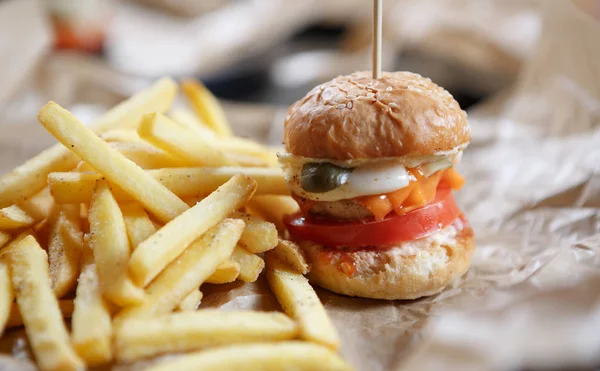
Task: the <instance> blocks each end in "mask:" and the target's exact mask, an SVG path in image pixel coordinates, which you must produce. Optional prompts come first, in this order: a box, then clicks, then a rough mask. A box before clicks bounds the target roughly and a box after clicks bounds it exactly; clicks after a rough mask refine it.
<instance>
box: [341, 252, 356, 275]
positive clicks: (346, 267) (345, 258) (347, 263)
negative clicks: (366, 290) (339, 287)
mask: <svg viewBox="0 0 600 371" xmlns="http://www.w3.org/2000/svg"><path fill="white" fill-rule="evenodd" d="M341 260H342V261H341V262H340V264H339V265H338V269H339V270H340V272H342V273H344V274H345V275H346V276H348V277H350V276H352V274H353V273H354V272H356V266H355V265H354V259H352V257H351V256H350V255H349V254H347V253H341Z"/></svg>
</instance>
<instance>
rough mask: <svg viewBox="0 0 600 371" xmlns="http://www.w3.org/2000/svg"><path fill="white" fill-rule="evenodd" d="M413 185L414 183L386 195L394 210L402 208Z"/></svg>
mask: <svg viewBox="0 0 600 371" xmlns="http://www.w3.org/2000/svg"><path fill="white" fill-rule="evenodd" d="M414 185H415V183H414V182H413V183H410V184H409V185H408V186H406V187H404V188H400V189H397V190H395V191H394V192H391V193H388V194H387V196H388V199H389V200H390V202H391V203H392V206H394V209H396V208H398V207H401V206H402V204H403V203H404V201H406V199H407V198H408V196H409V195H410V192H412V190H413V188H414Z"/></svg>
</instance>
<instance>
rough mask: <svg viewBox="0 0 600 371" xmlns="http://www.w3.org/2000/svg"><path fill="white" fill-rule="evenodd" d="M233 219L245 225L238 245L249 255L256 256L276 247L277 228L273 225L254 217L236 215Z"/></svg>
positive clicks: (241, 214)
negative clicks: (241, 221) (249, 253)
mask: <svg viewBox="0 0 600 371" xmlns="http://www.w3.org/2000/svg"><path fill="white" fill-rule="evenodd" d="M235 217H236V218H238V219H241V220H243V221H244V223H245V224H246V228H244V233H242V238H240V245H241V246H242V247H243V248H245V249H246V250H248V251H249V252H251V253H254V254H258V253H261V252H265V251H268V250H271V249H273V248H274V247H275V246H277V242H278V241H277V228H276V227H275V225H274V224H273V223H269V222H265V221H264V220H262V219H260V218H257V217H255V216H252V215H249V214H243V213H236V214H235Z"/></svg>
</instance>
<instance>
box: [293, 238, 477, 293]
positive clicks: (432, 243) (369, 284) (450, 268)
mask: <svg viewBox="0 0 600 371" xmlns="http://www.w3.org/2000/svg"><path fill="white" fill-rule="evenodd" d="M474 246H475V244H474V239H473V232H472V230H471V229H470V227H468V226H464V227H463V228H462V229H461V230H458V229H457V227H456V226H451V227H447V228H446V229H444V230H442V231H440V232H438V233H437V234H436V235H433V236H430V237H427V238H424V239H421V240H417V241H412V242H407V243H402V244H400V245H398V246H396V247H393V248H391V249H388V250H361V251H357V252H352V253H347V254H350V257H351V259H352V261H353V264H354V266H355V267H356V271H355V272H353V273H352V274H350V275H347V274H346V273H344V272H343V269H340V265H339V264H338V263H340V261H335V258H334V259H333V260H331V261H329V262H327V259H322V258H320V257H321V252H322V251H323V246H321V245H316V244H310V243H309V244H303V245H302V247H303V248H304V251H305V252H306V255H307V258H308V259H309V261H310V263H311V269H310V273H309V274H308V277H309V279H310V280H311V282H313V283H314V284H317V285H319V286H321V287H323V288H325V289H328V290H330V291H333V292H337V293H339V294H344V295H349V296H359V297H363V298H373V299H387V300H396V299H416V298H419V297H422V296H429V295H433V294H437V293H438V292H440V291H441V290H443V289H444V288H445V287H446V286H448V285H449V284H450V283H452V282H453V281H454V280H455V279H457V278H459V277H461V276H462V275H463V274H465V273H466V272H467V270H468V269H469V266H470V265H471V256H472V254H473V250H474ZM344 254H346V253H344Z"/></svg>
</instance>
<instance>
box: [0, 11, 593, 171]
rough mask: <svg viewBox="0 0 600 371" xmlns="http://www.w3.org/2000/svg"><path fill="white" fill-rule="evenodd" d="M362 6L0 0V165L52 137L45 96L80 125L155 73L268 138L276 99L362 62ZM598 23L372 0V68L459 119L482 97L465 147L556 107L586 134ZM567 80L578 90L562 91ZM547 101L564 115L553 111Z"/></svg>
mask: <svg viewBox="0 0 600 371" xmlns="http://www.w3.org/2000/svg"><path fill="white" fill-rule="evenodd" d="M371 8H372V3H371V1H368V0H328V1H322V0H303V1H294V0H204V1H197V0H0V138H2V137H4V138H3V139H5V140H4V141H3V142H4V143H8V144H3V145H2V146H1V147H2V148H0V155H2V157H4V160H5V161H0V171H5V170H8V169H10V168H11V167H12V166H14V164H16V163H19V162H21V161H22V160H25V159H27V158H28V157H29V156H31V155H32V154H34V153H36V152H38V151H39V150H41V149H42V148H44V147H45V146H47V145H48V144H50V143H51V142H52V140H51V138H50V137H49V136H48V135H47V134H46V133H45V132H44V131H43V130H42V129H41V127H40V126H39V125H38V124H37V122H36V120H35V115H36V113H37V111H38V110H39V107H41V106H42V105H43V104H44V103H46V102H47V101H48V100H50V99H52V100H54V101H56V102H58V103H59V104H61V105H63V106H66V107H69V109H71V110H72V111H73V112H74V113H75V114H76V115H77V116H78V117H79V118H80V119H81V120H82V121H83V122H86V123H87V122H90V121H92V120H93V118H94V117H97V116H98V115H99V114H100V113H102V112H104V111H105V110H106V109H107V108H108V107H110V106H112V105H114V104H116V103H118V102H119V101H121V100H123V99H125V98H126V97H128V96H130V95H132V94H133V93H134V92H136V91H139V90H140V89H141V88H143V87H144V86H146V85H148V84H149V83H151V82H152V81H154V80H156V79H158V78H160V77H162V76H165V75H168V76H172V77H174V78H176V79H178V78H183V77H196V78H198V79H200V80H202V81H203V82H204V83H205V84H206V85H207V86H208V87H209V88H210V89H211V90H212V91H213V92H214V93H215V94H216V95H217V96H218V97H219V98H221V99H222V100H223V101H224V104H225V108H226V112H227V114H228V116H229V119H230V120H231V123H232V125H233V127H234V129H235V131H236V132H237V134H239V135H242V136H249V137H253V138H255V139H258V140H261V141H266V142H270V143H272V144H277V143H280V138H281V129H282V127H281V126H282V125H281V123H282V120H283V117H284V115H285V109H286V107H287V106H289V105H290V104H291V103H292V102H294V101H295V100H297V99H299V98H301V97H302V96H303V95H304V94H305V93H306V92H307V91H308V90H309V89H310V88H312V87H313V86H314V85H316V84H318V83H321V82H323V81H326V80H329V79H331V78H333V77H334V76H336V75H340V74H347V73H351V72H354V71H357V70H368V69H370V63H371V62H370V58H371V57H370V53H371V20H372V14H371V10H372V9H371ZM599 19H600V0H552V1H546V0H385V1H384V27H383V36H384V40H383V63H382V64H383V69H384V70H388V71H394V70H409V71H413V72H417V73H421V74H423V75H425V76H427V77H430V78H431V79H432V80H433V81H435V82H436V83H438V84H439V85H441V86H443V87H445V88H446V89H448V90H449V91H450V92H451V93H452V94H453V95H454V97H455V98H456V99H457V100H458V101H459V103H460V104H461V106H462V107H463V108H464V109H467V110H469V113H470V114H471V113H473V114H474V115H473V116H470V117H474V118H477V113H478V112H481V109H480V108H481V107H482V104H481V103H483V102H485V104H483V107H484V108H486V109H487V111H486V114H487V115H488V116H494V121H495V123H494V124H493V127H492V128H491V129H490V130H491V132H490V130H488V129H487V128H486V126H485V125H484V124H481V123H480V122H478V125H475V126H476V128H475V131H474V136H475V141H474V142H476V141H477V139H478V138H479V137H483V138H484V139H485V138H489V137H494V138H495V139H497V138H498V137H502V138H503V137H505V136H506V135H505V134H506V133H509V134H510V133H513V134H514V130H512V129H511V128H510V127H507V126H506V125H503V124H502V123H503V122H504V123H506V122H509V123H516V122H517V121H521V122H519V124H524V125H519V129H518V130H524V129H523V128H527V127H534V128H536V129H539V128H541V127H542V126H543V127H544V130H548V131H551V132H553V133H554V134H557V133H558V134H560V133H564V132H565V130H564V128H565V125H564V121H565V119H566V117H567V116H568V115H572V116H581V117H580V118H582V119H581V120H578V123H576V124H573V125H571V126H573V127H577V128H578V129H577V130H587V129H588V128H589V127H592V126H594V125H595V123H596V121H597V120H596V116H597V115H596V113H595V112H596V109H595V108H593V107H592V106H591V105H590V104H589V102H593V103H594V104H595V103H596V102H597V99H596V97H595V96H594V94H595V93H594V92H595V89H596V85H597V83H598V81H599V80H600V79H597V78H595V79H589V78H588V76H595V73H596V72H595V71H592V70H593V69H594V68H595V67H594V66H595V65H596V63H595V62H594V58H595V57H596V56H597V54H598V52H599V51H600V48H598V42H597V39H596V37H597V36H598V34H597V32H592V31H591V29H592V28H593V29H594V31H597V29H598V22H597V20H599ZM517 81H519V83H517ZM574 86H575V87H581V88H582V89H583V90H582V91H580V92H579V93H578V94H572V92H571V91H572V90H573V87H574ZM515 90H517V91H518V93H519V94H515ZM588 93H589V94H588ZM531 94H534V95H535V98H536V100H537V102H536V104H535V105H531V104H530V102H531V101H532V97H531ZM544 94H545V95H546V96H544V97H543V95H544ZM586 94H587V96H586ZM590 94H591V95H590ZM508 96H511V97H512V98H511V99H512V102H510V104H506V102H507V101H506V99H507V97H508ZM557 96H561V98H560V99H562V100H563V101H564V104H563V106H565V107H566V109H565V110H564V112H568V113H565V114H564V115H556V114H555V113H554V107H555V101H556V97H557ZM515 97H516V98H515ZM513 98H514V99H513ZM519 98H523V99H521V100H519ZM592 105H593V104H592ZM491 106H493V108H492V107H491ZM501 113H502V114H503V118H506V120H498V118H499V117H500V116H501ZM556 120H559V121H560V122H555V121H556ZM483 121H484V123H485V120H483ZM549 121H550V122H551V124H550V125H549V124H547V123H548V122H549ZM473 122H475V121H473ZM480 124H481V125H480ZM17 125H18V127H19V129H18V130H12V128H15V127H16V126H17ZM498 128H501V130H499V129H498ZM572 129H573V128H570V129H569V131H573V130H572ZM23 132H27V133H28V134H29V135H27V136H23V135H22V133H23ZM498 134H500V135H498ZM509 136H510V135H509ZM13 139H14V140H13ZM495 139H494V140H495Z"/></svg>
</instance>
